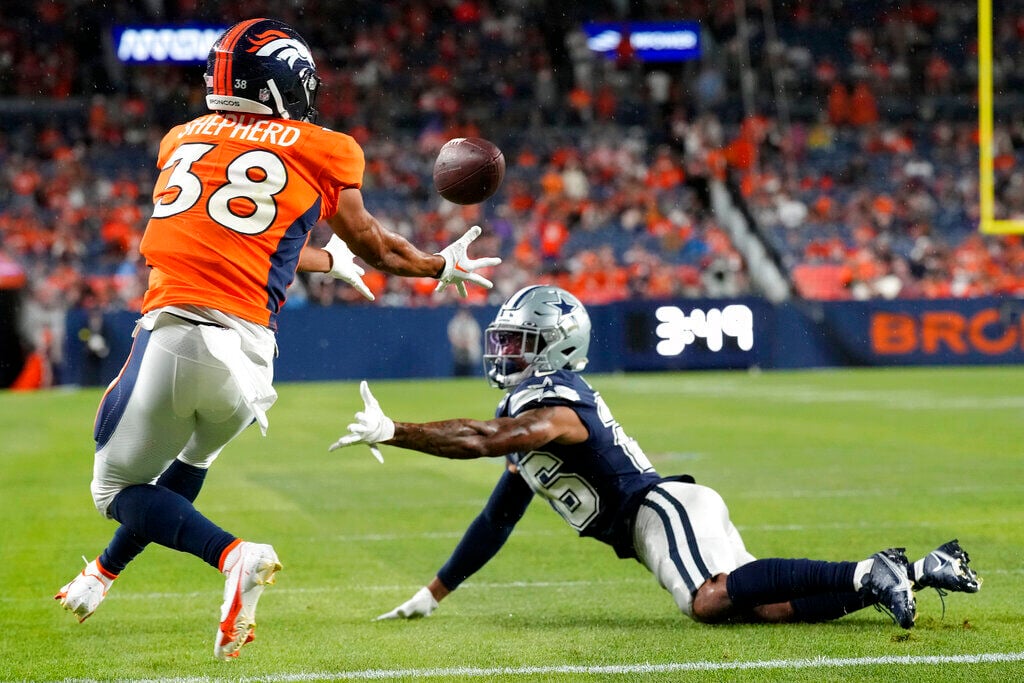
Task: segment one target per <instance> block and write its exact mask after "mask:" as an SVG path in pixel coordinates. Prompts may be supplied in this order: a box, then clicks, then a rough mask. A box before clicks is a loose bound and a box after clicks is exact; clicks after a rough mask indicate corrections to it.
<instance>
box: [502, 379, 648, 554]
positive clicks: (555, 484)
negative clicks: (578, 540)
mask: <svg viewBox="0 0 1024 683" xmlns="http://www.w3.org/2000/svg"><path fill="white" fill-rule="evenodd" d="M545 406H567V407H569V408H572V409H573V410H574V411H575V412H576V415H577V416H579V418H580V421H581V422H582V423H583V424H584V426H586V428H587V431H588V432H589V434H590V436H589V437H588V438H587V440H586V441H584V442H582V443H578V444H571V445H563V444H558V443H554V442H552V443H549V444H547V445H546V446H543V447H542V448H538V449H536V450H533V451H530V452H529V453H513V454H511V455H509V456H508V459H509V460H510V461H511V462H513V463H514V464H516V465H517V466H518V470H519V475H520V476H521V477H522V478H523V479H525V480H526V483H527V484H529V486H530V488H531V489H532V490H533V491H534V493H536V494H537V495H539V496H541V497H542V498H544V499H545V500H547V501H548V503H550V504H551V507H552V508H554V509H555V512H557V513H558V514H560V515H561V516H562V518H563V519H565V521H566V522H568V523H569V526H571V527H572V528H573V529H575V530H576V531H578V532H579V534H580V536H592V537H594V538H596V539H598V540H600V541H603V542H605V543H608V544H609V545H611V546H612V547H614V548H615V549H616V551H617V552H618V554H619V555H620V556H625V557H630V556H632V555H633V549H632V548H633V540H632V530H631V526H632V524H631V521H632V516H633V513H634V512H635V507H636V502H637V500H638V496H639V495H640V494H642V493H644V492H646V491H647V490H648V489H650V488H651V487H652V486H654V485H655V484H656V483H658V481H659V480H660V477H659V475H658V473H657V472H655V471H654V467H652V466H651V463H650V461H649V460H648V459H647V456H646V455H644V452H643V450H641V448H640V446H639V444H637V442H636V441H635V440H634V439H632V438H631V437H629V436H628V435H627V434H626V432H625V431H624V430H623V429H622V427H621V426H620V425H619V423H618V422H616V421H615V418H614V417H612V413H611V411H610V410H609V409H608V406H607V404H605V402H604V399H602V398H601V395H600V394H599V393H598V392H596V391H594V389H593V388H592V387H591V386H590V385H589V384H588V383H587V381H586V380H585V379H583V377H581V376H580V375H578V374H576V373H574V372H569V371H567V370H560V371H558V372H555V373H552V374H549V375H543V376H539V377H536V376H535V377H530V378H529V379H527V380H525V381H524V382H523V383H522V384H520V385H519V386H517V387H516V388H515V389H513V390H512V391H511V392H509V394H507V395H506V396H505V398H504V399H503V400H502V401H501V403H500V404H499V405H498V409H497V411H496V413H495V416H496V417H515V416H517V415H519V414H521V413H523V412H524V411H527V410H533V409H535V408H541V407H545Z"/></svg>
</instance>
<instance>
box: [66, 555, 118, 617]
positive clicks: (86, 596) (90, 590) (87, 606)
mask: <svg viewBox="0 0 1024 683" xmlns="http://www.w3.org/2000/svg"><path fill="white" fill-rule="evenodd" d="M82 559H83V560H84V559H85V558H84V557H83V558H82ZM116 578H117V574H111V573H110V572H108V571H107V570H106V569H104V568H103V567H102V566H101V565H100V562H99V558H96V559H95V560H93V561H92V562H86V564H85V569H83V570H82V571H80V572H79V573H78V576H76V577H75V578H73V579H71V581H69V582H68V583H66V584H64V586H63V587H62V588H61V589H60V591H58V592H57V594H56V595H55V596H53V599H54V600H60V604H61V605H63V606H64V609H66V610H68V611H70V612H72V613H73V614H74V615H75V616H76V617H78V621H79V623H81V622H83V621H85V620H86V619H88V618H89V617H91V616H92V613H93V612H95V611H96V608H97V607H99V606H100V603H101V602H103V598H105V597H107V591H108V590H110V586H111V584H113V583H114V579H116Z"/></svg>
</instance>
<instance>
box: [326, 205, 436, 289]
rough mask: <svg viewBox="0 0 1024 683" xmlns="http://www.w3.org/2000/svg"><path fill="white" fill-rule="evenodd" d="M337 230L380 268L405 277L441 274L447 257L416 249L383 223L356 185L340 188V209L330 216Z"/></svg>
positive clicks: (360, 254) (363, 255) (337, 233)
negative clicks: (369, 208) (365, 203)
mask: <svg viewBox="0 0 1024 683" xmlns="http://www.w3.org/2000/svg"><path fill="white" fill-rule="evenodd" d="M327 223H328V225H330V226H331V230H333V231H334V234H335V235H337V236H338V237H340V238H341V239H342V240H344V241H345V244H347V245H348V246H349V248H350V249H351V250H352V251H353V253H355V255H356V256H359V257H360V258H362V259H363V260H364V261H365V262H366V263H368V264H369V265H371V266H373V267H374V268H376V269H377V270H383V271H384V272H385V273H391V274H392V275H401V276H403V277H438V276H439V275H440V274H441V271H442V270H443V269H444V259H443V258H442V257H441V256H439V255H438V254H428V253H426V252H424V251H421V250H420V249H417V248H416V247H415V246H414V245H413V244H412V243H411V242H409V240H407V239H405V238H404V237H402V236H401V235H399V234H398V233H395V232H392V231H390V230H388V229H387V228H385V227H384V226H383V225H381V223H380V221H378V220H377V219H376V218H375V217H374V216H373V214H371V213H370V212H369V211H367V209H366V206H365V205H364V204H363V193H362V192H360V191H359V190H358V189H357V188H348V189H345V190H342V191H341V194H340V197H339V199H338V211H337V213H335V214H334V215H333V216H331V217H330V218H328V219H327Z"/></svg>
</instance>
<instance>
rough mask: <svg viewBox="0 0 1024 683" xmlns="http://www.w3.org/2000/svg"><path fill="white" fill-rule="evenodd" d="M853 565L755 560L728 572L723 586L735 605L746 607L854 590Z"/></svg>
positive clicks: (851, 563)
mask: <svg viewBox="0 0 1024 683" xmlns="http://www.w3.org/2000/svg"><path fill="white" fill-rule="evenodd" d="M856 567H857V563H856V562H823V561H821V560H785V559H780V558H770V559H766V560H754V561H753V562H750V563H748V564H745V565H743V566H742V567H739V568H737V569H736V570H734V571H733V572H732V573H731V574H729V576H728V578H727V579H726V583H725V589H726V591H727V592H728V593H729V599H730V600H732V602H733V604H734V605H736V607H737V608H738V609H740V610H749V609H751V608H754V607H757V606H758V605H774V604H776V603H780V602H788V601H790V600H793V599H794V598H800V597H804V596H807V595H817V594H820V593H847V592H853V572H854V569H855V568H856Z"/></svg>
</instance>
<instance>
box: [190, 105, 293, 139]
mask: <svg viewBox="0 0 1024 683" xmlns="http://www.w3.org/2000/svg"><path fill="white" fill-rule="evenodd" d="M225 130H227V132H226V133H225V134H226V135H227V137H229V138H231V139H235V140H249V141H250V142H259V143H264V144H271V145H277V146H278V147H291V146H292V145H294V144H295V143H296V142H298V140H299V137H301V135H302V131H301V130H299V129H298V127H296V126H289V125H287V124H285V123H282V122H281V119H268V118H266V117H263V116H253V115H251V114H234V113H231V112H228V113H226V114H207V115H206V116H200V117H199V118H198V119H195V120H193V121H189V122H188V123H186V124H184V125H183V126H182V129H181V131H180V132H179V133H178V137H179V138H183V137H186V136H188V135H210V136H214V137H216V136H220V135H221V133H222V132H223V131H225Z"/></svg>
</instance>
